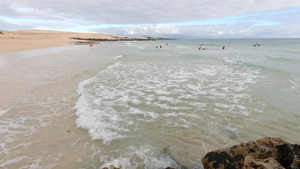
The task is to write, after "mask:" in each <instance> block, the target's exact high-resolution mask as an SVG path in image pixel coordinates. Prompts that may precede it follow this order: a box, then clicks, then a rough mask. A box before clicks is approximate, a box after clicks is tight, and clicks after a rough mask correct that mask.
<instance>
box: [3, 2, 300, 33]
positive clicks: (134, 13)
mask: <svg viewBox="0 0 300 169" xmlns="http://www.w3.org/2000/svg"><path fill="white" fill-rule="evenodd" d="M22 29H45V30H60V31H73V32H98V33H107V34H114V35H120V36H155V37H157V36H160V37H174V38H175V37H176V38H300V0H151V1H150V0H0V30H22Z"/></svg>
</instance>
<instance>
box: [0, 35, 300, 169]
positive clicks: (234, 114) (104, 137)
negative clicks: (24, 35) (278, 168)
mask: <svg viewBox="0 0 300 169" xmlns="http://www.w3.org/2000/svg"><path fill="white" fill-rule="evenodd" d="M166 43H168V45H166ZM256 43H260V44H261V46H260V47H254V46H253V45H254V44H256ZM299 44H300V40H299V39H251V40H174V41H149V42H108V43H101V44H98V45H96V46H94V47H93V48H89V47H87V46H79V47H75V49H72V50H71V51H68V52H62V53H60V54H53V55H49V56H39V57H32V58H34V59H33V61H32V62H31V61H30V58H27V59H25V60H24V59H23V61H26V62H25V63H28V64H27V65H26V64H24V63H23V64H21V65H19V66H18V68H15V69H12V70H10V71H2V72H1V74H0V75H1V83H0V85H2V86H1V87H3V86H4V88H5V89H7V90H2V91H3V92H4V91H5V92H6V94H5V97H7V98H11V99H10V100H9V99H8V101H6V102H3V103H1V105H0V106H1V107H0V110H1V111H0V120H1V133H0V134H1V136H3V137H2V138H1V143H2V144H1V146H0V148H2V150H1V152H2V153H1V154H0V156H2V157H3V158H2V159H3V160H2V161H0V164H1V165H0V166H2V167H8V168H9V167H10V166H18V165H21V166H30V163H32V164H35V165H32V168H43V167H48V168H52V167H54V168H65V167H69V168H72V167H74V166H76V167H78V166H79V167H78V168H103V167H109V166H116V167H120V168H166V167H168V166H171V167H175V168H176V167H177V168H180V165H179V164H181V165H183V166H186V167H188V168H202V164H201V159H202V157H203V156H204V155H205V154H206V153H207V152H208V151H212V150H215V149H219V148H225V147H227V146H232V145H235V144H239V143H240V142H247V141H249V140H255V139H259V138H262V137H265V136H271V137H281V138H283V139H284V140H286V141H289V142H292V143H297V142H299V140H300V135H299V134H298V133H299V131H300V126H299V123H298V122H299V120H300V112H299V110H300V106H299V104H298V103H299V102H300V97H299V96H300V90H299V85H300V82H299V80H300V69H299V68H300V58H299V56H300V50H299V48H298V46H299ZM159 45H162V46H163V48H159V49H156V48H155V46H159ZM200 45H201V47H202V49H203V48H205V49H206V50H199V47H200ZM223 45H225V46H226V49H225V50H222V46H223ZM39 58H43V59H41V60H40V61H41V62H38V63H37V62H36V60H37V59H39ZM45 58H46V59H45ZM21 63H22V62H21ZM11 85H13V86H16V87H17V88H16V89H15V88H14V89H13V90H11V88H10V87H8V86H11ZM76 90H77V91H76ZM16 91H18V92H16ZM20 93H21V94H20ZM2 98H3V97H2ZM2 98H1V100H2ZM16 98H17V99H16ZM3 99H5V100H7V99H6V98H3ZM16 100H17V101H16ZM12 102H13V104H12ZM58 126H59V127H58ZM51 128H54V129H55V130H57V128H61V129H62V131H60V132H58V131H55V130H54V131H53V130H51ZM44 131H47V132H49V133H50V135H51V137H54V138H56V139H54V138H53V139H54V142H56V143H57V144H54V145H48V147H47V146H45V147H44V148H43V151H41V153H35V154H34V153H32V152H31V151H25V153H22V152H21V149H22V148H23V149H25V150H27V149H30V148H32V147H34V145H33V142H37V144H38V145H40V146H41V147H42V146H44V145H45V144H46V143H41V142H47V141H45V140H47V137H45V138H39V137H40V136H43V133H44ZM68 131H69V132H70V133H69V132H68ZM66 133H67V134H66ZM24 135H25V137H23V136H24ZM44 135H45V134H44ZM60 143H63V144H60ZM11 144H13V146H11ZM55 145H56V147H57V146H58V145H60V148H59V149H60V150H59V149H57V150H56V148H55ZM63 145H66V146H65V147H64V146H63ZM68 145H69V146H68ZM51 146H52V147H51ZM50 147H51V148H50ZM15 150H16V151H15ZM54 150H55V151H54ZM11 154H13V155H11ZM70 154H75V155H73V156H71V157H69V159H68V158H67V159H68V160H67V161H69V162H68V163H66V162H65V160H66V159H65V156H68V155H70ZM25 161H26V162H25ZM28 161H29V162H28ZM25 164H26V165H25Z"/></svg>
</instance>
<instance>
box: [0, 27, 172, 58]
mask: <svg viewBox="0 0 300 169" xmlns="http://www.w3.org/2000/svg"><path fill="white" fill-rule="evenodd" d="M155 40H169V39H167V38H160V37H157V38H154V37H137V38H132V37H123V36H115V35H108V34H100V33H75V32H61V31H48V30H20V31H0V46H1V48H0V54H1V53H8V52H18V51H24V50H32V49H42V48H50V47H58V46H64V45H74V44H75V45H76V44H87V43H95V42H99V41H155Z"/></svg>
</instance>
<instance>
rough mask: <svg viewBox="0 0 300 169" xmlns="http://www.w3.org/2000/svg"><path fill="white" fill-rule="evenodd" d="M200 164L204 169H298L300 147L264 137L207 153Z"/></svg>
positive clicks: (299, 168)
mask: <svg viewBox="0 0 300 169" xmlns="http://www.w3.org/2000/svg"><path fill="white" fill-rule="evenodd" d="M202 163H203V166H204V168H205V169H210V168H213V169H216V168H220V169H221V168H236V169H239V168H243V169H246V168H247V169H250V168H260V169H263V168H265V169H269V168H278V169H284V168H287V169H300V145H297V144H290V143H288V142H286V141H284V140H282V139H280V138H271V137H265V138H262V139H260V140H256V141H249V142H248V143H241V144H239V145H235V146H233V147H229V148H225V149H220V150H216V151H212V152H209V153H207V154H206V155H205V156H204V157H203V158H202Z"/></svg>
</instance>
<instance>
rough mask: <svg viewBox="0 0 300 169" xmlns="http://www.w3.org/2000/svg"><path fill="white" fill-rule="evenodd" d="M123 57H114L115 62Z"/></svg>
mask: <svg viewBox="0 0 300 169" xmlns="http://www.w3.org/2000/svg"><path fill="white" fill-rule="evenodd" d="M122 57H123V56H122V55H118V56H116V57H114V60H117V59H121V58H122Z"/></svg>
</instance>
